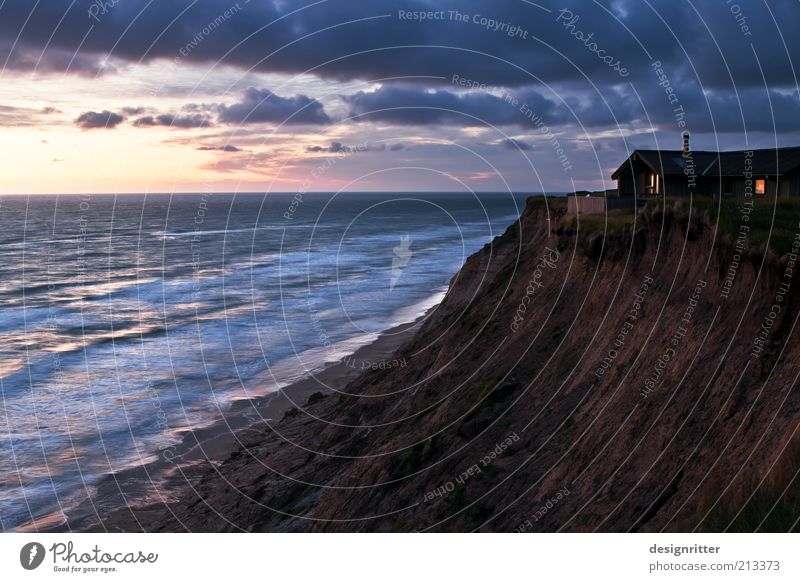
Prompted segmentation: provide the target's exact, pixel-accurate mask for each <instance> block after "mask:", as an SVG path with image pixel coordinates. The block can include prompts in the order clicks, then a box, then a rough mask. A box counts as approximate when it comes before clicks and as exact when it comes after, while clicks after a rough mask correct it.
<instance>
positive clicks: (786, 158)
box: [611, 147, 800, 180]
mask: <svg viewBox="0 0 800 582" xmlns="http://www.w3.org/2000/svg"><path fill="white" fill-rule="evenodd" d="M750 152H752V156H749V154H750ZM689 153H690V156H687V158H686V159H685V160H684V157H683V151H682V150H636V151H634V152H633V153H632V154H631V156H630V157H629V158H628V159H627V160H625V162H624V163H623V164H622V165H621V166H620V167H619V168H617V171H616V172H614V174H612V176H611V178H612V179H613V180H616V179H617V178H618V177H619V175H620V174H621V173H622V171H623V170H625V169H626V168H628V167H630V164H632V163H634V162H635V161H637V160H640V161H642V162H644V163H645V164H646V165H647V166H649V167H650V169H652V170H653V172H655V173H658V174H662V175H664V176H677V175H683V174H684V168H685V167H686V166H687V164H691V163H694V174H695V175H696V176H707V177H712V178H718V177H720V176H739V177H741V176H743V175H744V173H745V172H747V171H751V172H752V173H753V174H754V175H759V176H775V175H782V174H786V173H788V172H791V171H793V170H795V169H797V168H800V147H793V148H778V149H766V150H748V151H744V150H741V151H733V152H710V151H691V152H689ZM748 156H749V157H748ZM690 159H691V161H689V160H690Z"/></svg>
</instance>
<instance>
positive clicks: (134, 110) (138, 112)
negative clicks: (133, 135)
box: [122, 107, 145, 116]
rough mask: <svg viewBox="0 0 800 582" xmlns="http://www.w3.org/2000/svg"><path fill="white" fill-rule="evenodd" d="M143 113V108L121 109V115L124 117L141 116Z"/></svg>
mask: <svg viewBox="0 0 800 582" xmlns="http://www.w3.org/2000/svg"><path fill="white" fill-rule="evenodd" d="M144 112H145V108H144V107H123V108H122V113H123V114H125V115H131V116H133V115H142V114H143V113H144Z"/></svg>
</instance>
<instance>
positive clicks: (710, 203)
mask: <svg viewBox="0 0 800 582" xmlns="http://www.w3.org/2000/svg"><path fill="white" fill-rule="evenodd" d="M677 200H678V199H675V198H668V199H667V204H668V205H672V206H674V205H675V203H676V202H677ZM749 200H752V202H753V205H752V211H751V212H750V213H749V215H748V216H749V220H746V221H745V220H744V219H743V218H742V217H743V212H742V210H743V209H744V208H745V204H744V203H745V199H742V198H723V199H722V200H720V199H719V198H710V197H709V198H706V197H700V196H697V197H695V198H694V199H693V200H692V213H693V214H694V213H707V214H708V218H709V221H710V222H711V224H712V225H713V224H715V223H718V226H717V229H718V230H717V239H719V238H720V237H722V236H723V235H725V234H727V235H729V236H730V237H731V238H732V239H733V240H736V239H737V237H738V236H739V234H740V227H741V226H742V225H744V226H749V227H750V230H749V231H748V232H747V242H748V245H762V244H763V245H765V246H769V248H771V249H772V251H773V252H774V253H775V254H777V255H779V256H780V255H783V254H786V253H787V252H789V251H790V250H791V248H792V241H793V239H794V237H795V235H796V234H797V233H798V231H800V228H799V225H800V198H777V199H776V198H775V197H774V196H773V197H759V198H754V199H749ZM749 200H748V201H749ZM681 203H682V204H683V206H684V208H685V209H686V210H687V211H688V208H689V200H688V199H686V200H681ZM662 204H663V201H661V200H651V201H649V202H648V203H647V206H648V207H650V208H655V207H660V206H661V205H662ZM773 214H774V222H773ZM770 231H771V232H770Z"/></svg>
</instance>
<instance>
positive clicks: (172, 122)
mask: <svg viewBox="0 0 800 582" xmlns="http://www.w3.org/2000/svg"><path fill="white" fill-rule="evenodd" d="M133 125H134V126H136V127H173V128H176V129H195V128H198V127H209V126H210V125H211V121H210V119H209V118H208V116H206V115H201V114H197V115H172V114H171V113H164V114H162V115H156V116H153V115H145V116H144V117H140V118H139V119H137V120H136V121H134V122H133Z"/></svg>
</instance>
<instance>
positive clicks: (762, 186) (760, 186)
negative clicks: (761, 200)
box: [756, 180, 767, 196]
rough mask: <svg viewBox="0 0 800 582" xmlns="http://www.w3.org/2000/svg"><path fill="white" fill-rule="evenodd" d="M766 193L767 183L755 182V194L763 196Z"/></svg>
mask: <svg viewBox="0 0 800 582" xmlns="http://www.w3.org/2000/svg"><path fill="white" fill-rule="evenodd" d="M766 193H767V181H766V180H756V194H758V195H760V196H763V195H764V194H766Z"/></svg>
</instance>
